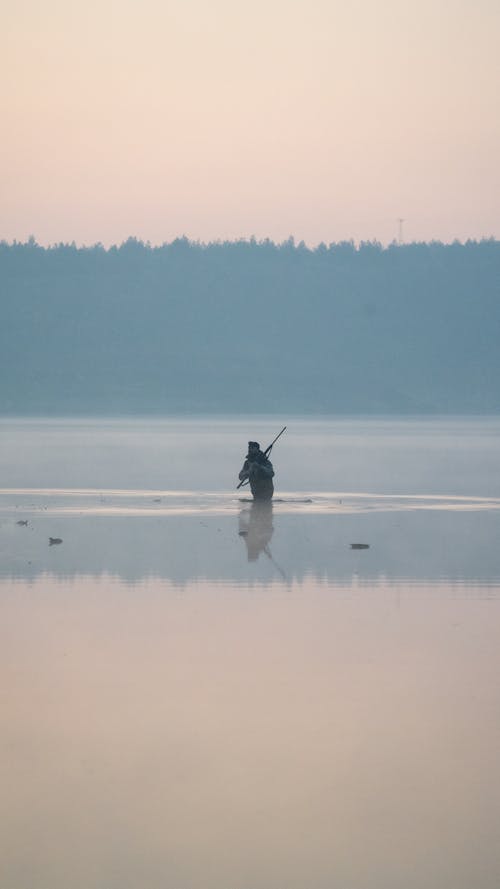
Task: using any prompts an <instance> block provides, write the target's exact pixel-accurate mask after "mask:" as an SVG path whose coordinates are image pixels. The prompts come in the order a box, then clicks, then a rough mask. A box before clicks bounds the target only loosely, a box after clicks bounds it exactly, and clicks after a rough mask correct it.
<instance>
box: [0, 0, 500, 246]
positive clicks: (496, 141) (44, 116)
mask: <svg viewBox="0 0 500 889" xmlns="http://www.w3.org/2000/svg"><path fill="white" fill-rule="evenodd" d="M0 12H1V21H2V26H1V28H0V103H1V120H2V137H1V140H0V240H2V239H4V240H7V241H11V240H13V239H17V240H21V241H22V240H25V239H27V238H28V237H29V236H30V235H34V237H35V238H36V239H37V241H38V242H39V243H41V244H50V243H56V242H59V241H64V242H68V241H69V242H71V241H76V243H77V244H93V243H96V242H102V243H103V244H104V245H106V246H107V245H110V244H114V243H120V242H121V241H123V240H125V239H126V238H128V237H130V236H135V237H138V238H140V239H142V240H145V241H151V243H154V244H159V243H163V242H165V241H171V240H172V239H174V238H175V237H178V236H181V235H186V236H187V237H189V238H192V239H196V240H201V241H212V240H217V239H237V238H248V237H251V236H255V237H257V238H258V239H260V238H266V237H269V238H271V239H273V240H275V241H282V240H284V239H285V238H288V237H289V236H290V235H292V236H294V237H295V239H296V240H297V241H301V240H304V241H305V242H306V243H307V244H309V245H315V244H317V243H319V242H321V241H324V242H326V243H329V242H331V241H340V240H345V239H351V238H352V239H354V240H355V241H361V240H372V239H377V240H380V241H381V242H382V243H388V242H390V241H392V240H395V239H397V238H398V236H399V234H400V233H401V234H402V237H403V240H404V241H407V242H409V241H414V240H432V239H438V240H442V241H452V240H454V239H459V240H467V239H468V238H481V237H497V238H498V237H500V164H499V158H500V114H499V104H498V96H499V94H500V53H499V52H498V46H499V45H500V43H499V39H500V4H499V3H498V2H497V0H476V2H475V3H474V4H472V2H471V0H469V2H464V0H448V2H446V0H419V3H418V4H417V2H416V0H415V2H412V3H410V2H408V0H378V2H375V0H351V2H349V3H346V2H345V0H343V2H342V3H340V2H337V0H265V2H264V0H253V2H252V3H242V2H239V0H210V2H208V0H182V2H181V0H120V2H118V0H116V2H115V0H85V2H82V0H43V2H39V0H16V2H15V3H13V2H12V0H0ZM399 219H403V220H404V222H402V223H401V224H400V223H399V222H398V220H399Z"/></svg>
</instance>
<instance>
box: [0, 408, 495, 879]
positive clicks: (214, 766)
mask: <svg viewBox="0 0 500 889" xmlns="http://www.w3.org/2000/svg"><path fill="white" fill-rule="evenodd" d="M285 424H286V425H287V427H288V428H287V431H286V433H285V434H284V435H283V436H282V438H281V439H280V441H279V442H278V444H277V445H276V448H275V450H274V451H273V454H272V459H273V463H274V467H275V470H276V477H275V487H276V495H275V499H274V501H273V503H271V504H253V503H252V502H250V500H249V498H248V493H247V492H246V491H245V489H243V490H242V491H239V492H237V491H236V484H237V473H238V471H239V469H240V467H241V464H242V462H243V458H244V455H245V453H246V445H247V441H248V440H249V439H257V440H259V442H260V444H261V445H262V446H263V447H266V445H267V444H269V443H270V442H271V441H272V439H273V438H274V437H275V435H276V434H277V432H278V431H279V430H280V428H281V427H282V426H283V425H285ZM0 427H1V433H2V437H1V444H0V473H1V478H2V482H1V484H0V674H1V675H2V677H3V681H2V708H1V709H0V734H1V736H2V738H3V745H2V751H1V753H0V770H1V773H2V797H1V800H0V832H1V834H2V836H3V838H4V840H5V852H4V854H3V856H2V859H1V862H0V882H1V884H2V885H5V886H15V887H17V886H36V889H67V887H68V886H69V885H71V886H72V887H74V889H102V887H103V886H106V887H112V889H115V887H116V889H136V887H137V886H141V887H145V889H164V887H165V886H172V887H176V889H177V887H179V889H248V887H249V886H252V887H253V889H282V887H283V886H286V887H290V889H303V887H304V886H307V887H309V889H326V887H330V886H341V887H355V889H380V887H382V886H383V887H384V889H401V887H404V889H422V887H423V886H425V887H426V889H471V887H472V886H474V887H478V889H479V887H480V889H497V886H498V881H499V879H500V858H499V854H498V843H497V836H496V834H497V830H496V826H497V824H498V822H499V819H500V804H499V800H500V794H499V793H498V788H499V787H500V772H499V766H498V756H497V751H498V746H499V744H500V717H499V712H500V711H499V708H498V691H499V689H498V679H497V677H498V675H499V674H500V656H499V646H498V632H499V630H500V557H499V554H498V553H499V550H498V540H499V539H500V448H499V447H498V443H499V432H500V421H499V420H497V419H495V418H488V419H484V420H483V419H474V420H470V419H462V418H455V419H446V420H439V419H432V420H428V421H427V420H398V421H394V420H387V419H376V420H365V419H357V420H331V421H327V420H304V419H300V418H298V419H297V418H278V419H277V420H275V421H273V422H270V421H269V419H268V418H266V419H261V418H251V419H248V418H246V419H244V418H241V419H237V420H228V419H225V418H219V419H217V420H215V421H210V422H208V421H206V420H204V419H191V420H180V419H175V418H170V419H163V420H158V419H155V420H151V421H147V422H146V421H143V420H128V419H127V420H118V419H115V420H104V421H103V420H85V421H83V420H81V419H78V420H60V421H54V420H43V419H32V420H28V419H27V420H21V421H19V420H15V421H14V420H3V421H1V422H0ZM19 522H22V523H23V524H19ZM24 523H26V524H24ZM50 538H52V541H54V540H55V541H60V542H58V543H57V542H56V543H52V545H50V542H49V541H50ZM353 544H355V545H363V548H362V549H359V548H353V546H352V545H353Z"/></svg>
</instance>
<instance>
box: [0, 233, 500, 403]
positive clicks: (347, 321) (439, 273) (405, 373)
mask: <svg viewBox="0 0 500 889" xmlns="http://www.w3.org/2000/svg"><path fill="white" fill-rule="evenodd" d="M0 312H1V315H0V412H1V413H3V414H82V413H111V414H120V413H144V414H149V413H169V412H221V413H222V412H230V413H246V412H276V413H279V414H283V413H303V412H306V413H307V412H311V413H314V412H317V413H441V412H442V413H492V412H498V411H499V409H500V349H499V343H500V242H499V241H495V240H483V241H478V242H475V241H474V242H467V243H466V244H461V243H453V244H449V245H446V244H441V243H414V244H408V245H397V244H392V245H390V246H389V247H386V248H384V247H382V246H381V245H380V244H378V243H372V242H370V243H362V244H361V245H359V247H356V246H355V245H354V244H353V243H352V242H344V243H338V244H330V245H325V244H321V245H320V246H319V247H317V248H315V249H308V248H307V247H306V246H305V245H304V244H295V243H294V241H293V239H290V240H288V241H286V242H284V243H283V244H274V243H273V242H271V241H267V240H266V241H256V240H253V239H251V240H247V241H234V242H221V243H211V244H207V245H205V244H199V243H193V242H190V241H188V240H187V239H185V238H181V239H177V240H175V241H173V242H172V243H169V244H165V245H163V246H161V247H152V246H150V245H149V244H144V243H142V242H140V241H137V240H136V239H133V238H131V239H129V240H128V241H126V242H125V243H123V244H122V245H121V246H119V247H112V248H110V249H104V248H103V247H102V246H101V245H95V246H92V247H84V248H78V247H76V246H75V245H68V244H59V245H56V246H54V247H50V248H43V247H40V246H39V245H37V244H36V242H35V241H34V239H30V240H29V241H28V242H27V243H22V244H21V243H16V242H15V243H13V244H8V243H5V242H3V243H0Z"/></svg>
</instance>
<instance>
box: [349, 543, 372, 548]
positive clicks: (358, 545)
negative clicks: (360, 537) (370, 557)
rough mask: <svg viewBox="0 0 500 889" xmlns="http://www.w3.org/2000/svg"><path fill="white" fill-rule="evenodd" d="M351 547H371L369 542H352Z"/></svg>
mask: <svg viewBox="0 0 500 889" xmlns="http://www.w3.org/2000/svg"><path fill="white" fill-rule="evenodd" d="M351 549H370V544H369V543H351Z"/></svg>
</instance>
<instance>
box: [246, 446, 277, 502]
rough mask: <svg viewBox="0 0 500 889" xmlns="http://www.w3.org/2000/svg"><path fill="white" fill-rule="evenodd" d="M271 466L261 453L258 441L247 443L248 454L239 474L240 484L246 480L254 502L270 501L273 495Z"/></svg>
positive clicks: (272, 471) (272, 470)
mask: <svg viewBox="0 0 500 889" xmlns="http://www.w3.org/2000/svg"><path fill="white" fill-rule="evenodd" d="M273 476H274V469H273V464H272V463H271V461H270V460H268V458H267V457H266V455H265V454H263V453H262V451H261V449H260V444H259V442H258V441H249V442H248V453H247V455H246V457H245V462H244V463H243V467H242V469H241V471H240V474H239V476H238V477H239V480H240V482H242V481H245V479H248V480H249V482H250V490H251V492H252V494H253V498H254V500H271V497H272V496H273V494H274V485H273Z"/></svg>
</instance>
